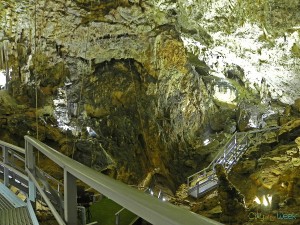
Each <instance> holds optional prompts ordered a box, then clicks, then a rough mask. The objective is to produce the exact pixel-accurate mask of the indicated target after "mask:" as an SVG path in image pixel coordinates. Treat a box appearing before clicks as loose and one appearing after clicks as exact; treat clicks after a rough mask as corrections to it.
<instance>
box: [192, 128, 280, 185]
mask: <svg viewBox="0 0 300 225" xmlns="http://www.w3.org/2000/svg"><path fill="white" fill-rule="evenodd" d="M279 128H280V127H279V126H276V127H268V128H265V129H260V130H251V131H248V132H235V133H234V134H233V135H232V136H231V138H230V139H229V140H228V141H227V142H226V144H225V145H224V147H223V148H222V149H221V150H220V151H219V152H218V153H217V155H216V156H215V157H214V159H213V160H212V161H211V162H210V164H209V165H208V166H207V167H205V168H204V169H202V170H200V171H198V172H196V173H194V174H192V175H190V176H189V177H188V178H187V186H188V187H189V188H191V184H192V183H193V182H195V181H196V180H198V179H199V178H200V177H204V179H205V177H207V172H208V171H210V170H212V169H213V168H214V165H215V163H216V162H217V161H218V160H219V159H220V158H221V157H222V155H225V157H226V156H227V154H228V153H229V152H230V151H229V148H228V147H229V146H230V145H231V144H232V143H233V140H235V141H236V143H235V144H233V146H231V147H230V149H232V148H233V147H236V146H237V141H238V138H237V136H239V135H244V137H242V141H239V143H242V142H243V140H245V139H246V140H247V138H248V136H249V134H254V133H261V132H266V131H270V130H276V129H279ZM226 151H227V154H226ZM224 163H225V161H224ZM232 166H233V165H232ZM232 166H231V168H232ZM229 168H230V167H229ZM231 168H230V169H231ZM230 169H229V171H230ZM229 171H227V172H229ZM200 174H202V175H200Z"/></svg>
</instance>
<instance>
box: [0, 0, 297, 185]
mask: <svg viewBox="0 0 300 225" xmlns="http://www.w3.org/2000/svg"><path fill="white" fill-rule="evenodd" d="M0 9H1V10H0V47H1V63H0V64H1V65H0V67H1V69H2V70H3V71H6V74H8V73H9V75H10V78H9V80H10V81H9V83H8V91H9V94H10V97H6V98H4V97H3V99H2V104H3V107H2V109H1V110H2V112H1V113H2V115H4V114H8V118H9V119H8V122H7V123H8V126H7V127H6V128H5V129H6V130H2V131H1V133H0V134H1V139H4V140H6V139H7V140H9V137H8V134H7V132H6V131H9V132H10V133H11V134H13V135H15V137H13V138H10V141H11V142H13V141H14V142H18V141H20V140H22V136H23V135H25V134H31V135H34V136H35V135H38V137H39V139H41V140H43V141H46V142H51V141H52V142H55V143H56V145H57V147H58V149H59V150H60V151H62V152H63V153H65V154H67V155H69V156H72V157H74V158H75V159H77V160H79V161H81V162H83V163H84V164H86V165H88V166H91V167H93V168H95V169H97V170H101V171H103V170H104V171H106V172H107V173H109V174H111V175H112V176H115V177H116V178H117V179H120V180H123V181H124V182H127V183H132V184H136V183H138V182H140V181H141V180H142V179H143V177H144V176H145V174H147V173H149V172H151V171H154V170H155V169H156V171H159V172H158V173H159V178H160V179H161V182H163V183H164V184H168V185H169V188H170V189H172V190H174V188H175V187H176V186H177V185H178V184H180V183H182V182H184V179H185V178H186V176H188V175H190V174H191V173H193V172H195V171H197V170H199V169H200V168H203V167H204V166H206V165H207V163H208V162H209V160H210V159H211V157H213V153H214V151H211V149H214V150H215V149H216V146H218V145H222V140H223V139H225V140H226V138H224V134H220V135H221V137H222V138H219V139H218V140H216V139H217V138H215V139H212V140H213V141H211V142H210V143H209V144H208V145H207V144H206V143H205V140H206V139H207V138H209V137H210V135H211V133H212V132H215V131H218V132H219V131H226V132H227V133H232V132H234V131H235V130H236V126H237V125H238V128H239V129H243V128H242V127H243V125H242V124H237V123H238V122H237V118H236V112H235V111H234V110H235V109H237V108H238V106H239V105H240V104H239V103H240V102H244V101H252V102H256V101H259V102H260V101H265V102H267V101H269V100H270V99H269V98H272V100H276V101H279V102H282V103H289V104H292V103H293V101H294V100H295V99H297V98H299V96H300V94H299V93H300V92H299V90H298V88H297V87H298V86H299V84H300V79H299V67H300V64H299V58H300V43H299V30H300V27H299V25H300V15H299V10H300V4H299V1H298V0H261V1H254V2H253V1H248V0H245V1H241V0H235V1H221V0H189V1H186V0H113V1H108V0H74V1H70V0H38V1H32V0H24V1H15V0H6V1H5V2H3V1H2V2H1V3H0ZM263 77H264V79H265V80H264V81H263V82H262V78H263ZM265 82H266V83H265ZM264 85H265V86H266V89H267V91H265V90H263V89H264V88H265V87H264ZM224 93H226V95H225V99H224V97H223V99H222V97H220V95H222V94H223V95H224ZM11 96H12V98H13V99H12V100H9V102H11V103H12V102H13V104H8V103H7V104H6V103H5V99H7V98H11ZM6 105H7V107H6ZM37 124H38V126H37ZM226 132H225V133H226ZM222 135H223V136H222ZM225 136H226V135H225ZM158 168H159V170H158Z"/></svg>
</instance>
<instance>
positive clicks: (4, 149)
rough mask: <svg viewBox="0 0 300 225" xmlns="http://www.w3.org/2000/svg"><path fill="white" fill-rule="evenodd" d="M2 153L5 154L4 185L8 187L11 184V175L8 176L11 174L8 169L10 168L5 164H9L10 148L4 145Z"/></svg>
mask: <svg viewBox="0 0 300 225" xmlns="http://www.w3.org/2000/svg"><path fill="white" fill-rule="evenodd" d="M2 154H3V163H4V171H3V172H4V174H3V175H4V177H3V179H4V185H5V186H6V187H8V186H9V177H8V175H9V170H8V168H7V167H6V166H5V165H7V164H8V148H7V147H5V146H2Z"/></svg>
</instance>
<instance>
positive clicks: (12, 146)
mask: <svg viewBox="0 0 300 225" xmlns="http://www.w3.org/2000/svg"><path fill="white" fill-rule="evenodd" d="M0 146H3V147H7V148H9V149H12V150H14V151H17V152H19V153H22V154H24V155H25V149H24V148H21V147H18V146H15V145H12V144H10V143H7V142H5V141H0Z"/></svg>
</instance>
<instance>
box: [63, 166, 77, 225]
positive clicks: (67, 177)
mask: <svg viewBox="0 0 300 225" xmlns="http://www.w3.org/2000/svg"><path fill="white" fill-rule="evenodd" d="M64 206H65V209H64V210H65V221H66V222H67V224H68V225H75V224H77V186H76V177H74V176H73V175H72V174H70V173H69V172H68V171H67V170H66V169H64Z"/></svg>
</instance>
